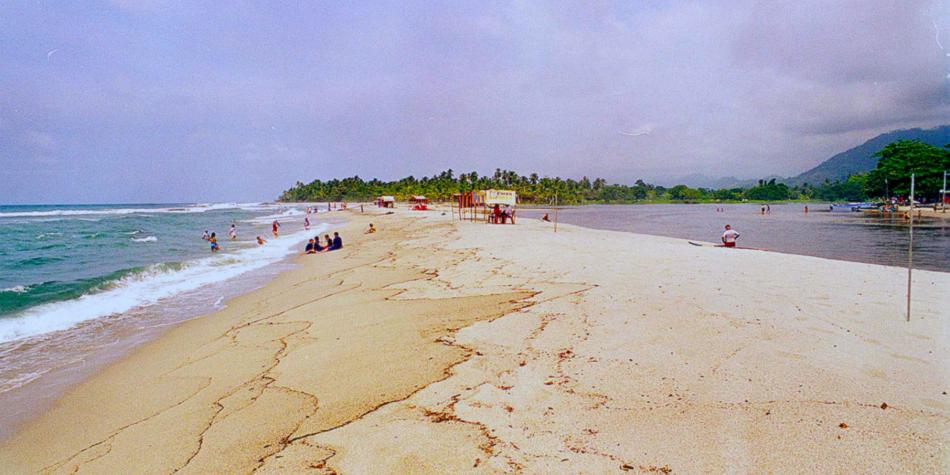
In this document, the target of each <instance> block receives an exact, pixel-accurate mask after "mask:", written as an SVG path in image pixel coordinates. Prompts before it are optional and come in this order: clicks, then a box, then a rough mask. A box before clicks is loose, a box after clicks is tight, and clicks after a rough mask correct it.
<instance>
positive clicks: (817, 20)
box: [0, 0, 950, 203]
mask: <svg viewBox="0 0 950 475" xmlns="http://www.w3.org/2000/svg"><path fill="white" fill-rule="evenodd" d="M225 3H229V2H207V3H205V2H197V1H181V2H174V1H168V2H166V1H161V0H154V1H144V0H143V1H135V0H128V1H114V2H62V3H61V4H56V2H42V3H40V2H18V1H6V2H3V5H2V13H0V180H2V184H3V185H2V186H0V203H38V202H45V203H68V202H170V201H172V202H183V201H235V200H237V201H247V200H255V201H256V200H267V199H273V198H275V197H276V196H277V195H278V194H279V193H280V191H281V190H283V189H284V188H286V187H288V186H289V185H292V184H293V183H294V182H295V181H297V180H301V181H310V180H313V179H315V178H321V179H327V178H332V177H343V176H350V175H354V174H358V175H360V176H362V177H364V178H371V177H379V178H383V179H392V178H397V177H402V176H405V175H409V174H412V175H415V176H417V177H419V176H422V175H431V174H433V173H436V172H438V171H441V170H443V169H446V168H452V169H454V170H455V171H456V172H458V171H470V170H477V171H479V172H480V173H487V172H491V171H493V170H494V169H495V168H496V167H500V168H507V169H513V170H516V171H518V172H520V173H522V174H528V173H531V172H538V173H540V174H542V175H550V176H555V175H560V176H564V177H567V176H570V177H575V178H579V177H580V176H582V175H588V176H590V177H592V178H593V177H595V176H603V177H605V178H607V179H608V181H611V182H620V183H632V182H633V181H634V180H636V179H637V178H644V179H647V180H648V181H649V180H662V179H664V178H669V177H675V176H681V175H687V174H691V173H702V174H705V175H710V176H726V175H735V176H739V177H742V178H748V177H757V176H764V175H768V174H779V175H794V174H797V173H800V172H802V171H804V170H805V169H807V168H809V167H811V166H813V165H815V164H817V163H819V162H821V161H822V160H824V159H825V158H828V157H829V156H830V155H832V154H834V153H837V152H840V151H843V150H845V149H847V148H850V147H852V146H855V145H858V144H860V143H861V142H863V141H864V140H867V139H869V138H871V137H873V136H874V135H876V134H878V133H881V132H884V131H888V130H892V129H897V128H907V127H916V126H933V125H937V124H940V123H947V122H950V75H948V74H950V67H948V65H950V57H948V52H950V34H948V33H947V31H950V11H948V10H950V8H948V6H947V5H948V3H947V2H945V1H915V0H893V1H883V0H876V1H868V0H865V1H833V2H829V1H827V0H818V1H812V0H799V1H788V2H761V1H736V2H714V1H701V2H699V1H697V2H661V1H652V2H651V1H636V2H634V1H619V2H616V3H613V2H578V3H577V5H576V6H574V7H570V6H568V4H567V2H483V1H475V2H417V1H412V0H408V1H407V0H402V1H395V2H369V1H365V2H335V1H328V2H309V1H306V2H259V3H247V4H243V5H240V6H233V5H232V6H222V5H224V4H225ZM290 3H296V5H295V6H288V5H286V4H290ZM775 4H778V5H775ZM945 48H946V49H945Z"/></svg>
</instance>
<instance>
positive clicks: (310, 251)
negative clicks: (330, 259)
mask: <svg viewBox="0 0 950 475" xmlns="http://www.w3.org/2000/svg"><path fill="white" fill-rule="evenodd" d="M315 244H316V243H315V242H314V240H313V239H311V240H310V242H308V243H307V247H306V248H304V251H303V253H304V254H314V253H316V252H317V250H316V249H315V248H314V245H315Z"/></svg>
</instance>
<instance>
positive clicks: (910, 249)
mask: <svg viewBox="0 0 950 475" xmlns="http://www.w3.org/2000/svg"><path fill="white" fill-rule="evenodd" d="M913 271H914V174H913V173H911V174H910V243H909V244H908V245H907V321H908V322H909V321H910V282H911V273H912V272H913Z"/></svg>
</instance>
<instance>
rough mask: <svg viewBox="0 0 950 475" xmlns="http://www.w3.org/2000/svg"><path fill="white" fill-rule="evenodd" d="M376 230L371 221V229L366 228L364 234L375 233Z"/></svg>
mask: <svg viewBox="0 0 950 475" xmlns="http://www.w3.org/2000/svg"><path fill="white" fill-rule="evenodd" d="M375 232H376V228H374V227H373V223H369V229H367V230H366V232H364V233H363V234H373V233H375Z"/></svg>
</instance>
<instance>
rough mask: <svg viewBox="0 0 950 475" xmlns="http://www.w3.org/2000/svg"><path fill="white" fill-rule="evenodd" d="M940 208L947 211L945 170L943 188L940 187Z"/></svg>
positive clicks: (944, 172)
mask: <svg viewBox="0 0 950 475" xmlns="http://www.w3.org/2000/svg"><path fill="white" fill-rule="evenodd" d="M940 208H941V209H943V212H944V213H946V212H947V171H946V170H944V171H943V188H941V189H940Z"/></svg>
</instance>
